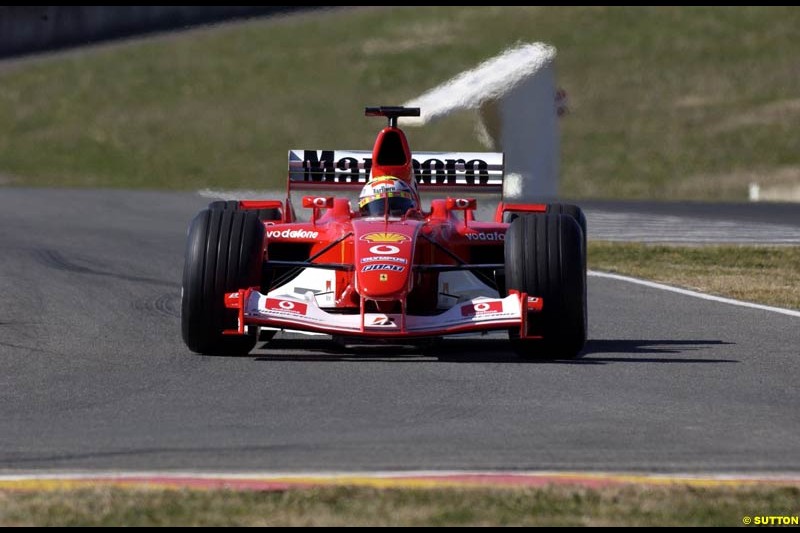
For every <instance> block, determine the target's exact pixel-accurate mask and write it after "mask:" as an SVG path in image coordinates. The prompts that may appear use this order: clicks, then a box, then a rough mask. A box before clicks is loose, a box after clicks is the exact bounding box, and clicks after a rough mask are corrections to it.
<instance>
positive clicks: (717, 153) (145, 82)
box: [0, 6, 800, 200]
mask: <svg viewBox="0 0 800 533" xmlns="http://www.w3.org/2000/svg"><path fill="white" fill-rule="evenodd" d="M798 27H800V10H798V9H796V8H794V7H791V6H787V7H763V6H754V7H698V6H692V7H679V8H674V7H645V8H607V7H520V8H511V7H474V8H473V7H458V8H450V7H413V8H385V9H346V10H333V11H327V12H326V11H321V12H317V13H312V14H301V15H294V16H289V17H281V18H276V19H264V20H254V21H251V22H246V23H237V24H226V25H221V26H218V27H212V28H209V29H204V30H194V31H189V32H185V33H176V34H173V35H168V36H162V37H156V38H149V39H145V40H137V41H130V42H124V43H118V44H113V45H103V46H97V47H92V48H87V49H83V50H77V51H73V52H68V53H62V54H57V55H54V56H52V57H42V58H37V59H35V60H32V61H30V62H14V63H11V64H6V65H2V66H0V124H2V125H3V127H2V128H0V184H3V183H5V184H11V185H39V186H88V187H94V186H103V187H126V188H130V187H133V188H168V189H199V188H205V187H212V188H250V189H253V188H259V189H263V188H269V187H278V186H282V184H283V183H284V180H285V175H286V172H285V166H286V151H287V150H288V149H289V148H298V147H299V148H369V147H371V146H372V142H373V140H374V136H375V132H376V131H377V129H378V128H379V127H381V126H382V123H381V122H379V121H377V120H374V119H366V118H364V117H363V108H364V106H366V105H379V104H399V103H402V102H404V101H406V100H407V99H410V98H412V97H415V96H417V95H419V94H421V93H422V92H424V91H425V90H427V89H429V88H431V87H434V86H436V85H438V84H439V83H441V82H443V81H445V80H447V79H449V78H450V77H452V76H453V75H455V74H457V73H459V72H461V71H463V70H465V69H468V68H472V67H474V66H475V65H477V64H478V63H479V62H480V61H483V60H485V59H488V58H489V57H492V56H494V55H496V54H498V53H500V52H501V51H502V50H504V49H505V48H507V47H509V46H512V45H514V44H516V43H518V42H531V41H544V42H548V43H551V44H553V45H555V46H556V47H557V49H558V53H559V55H558V59H557V68H558V79H559V84H560V85H562V86H563V87H564V88H566V90H567V91H568V94H569V107H570V109H571V114H570V115H568V116H567V117H565V119H564V120H563V121H562V193H563V194H564V195H565V196H568V197H571V198H587V197H596V198H657V199H695V200H696V199H710V200H724V199H727V200H731V199H738V200H742V199H745V198H746V197H747V186H748V184H749V183H750V182H751V181H757V182H759V183H760V184H761V186H762V190H764V191H765V190H766V188H767V187H769V186H790V185H794V184H796V183H797V182H798V180H800V162H799V161H798V158H797V146H800V128H797V127H796V125H797V121H798V119H800V100H798V96H797V57H798V56H800V39H797V38H795V37H796V32H797V28H798ZM473 126H474V124H473V115H472V114H471V113H466V112H465V113H460V114H457V115H454V116H451V117H448V118H446V119H443V120H442V121H441V122H439V123H436V124H434V125H431V126H430V127H426V128H423V129H420V130H411V131H410V132H409V133H410V135H411V143H412V148H416V149H418V150H422V149H427V150H480V149H482V147H481V146H480V144H479V143H478V141H477V138H476V136H475V135H474V133H473V129H474V128H473Z"/></svg>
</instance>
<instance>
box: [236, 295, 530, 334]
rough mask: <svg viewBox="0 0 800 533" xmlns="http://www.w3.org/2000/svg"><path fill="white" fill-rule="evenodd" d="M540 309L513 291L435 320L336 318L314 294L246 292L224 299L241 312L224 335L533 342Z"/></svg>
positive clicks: (453, 309) (458, 308) (377, 316)
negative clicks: (486, 335) (270, 331)
mask: <svg viewBox="0 0 800 533" xmlns="http://www.w3.org/2000/svg"><path fill="white" fill-rule="evenodd" d="M543 303H544V302H543V301H542V299H541V298H536V297H533V296H531V297H529V296H527V295H526V294H524V293H518V292H515V291H512V292H511V294H509V295H508V296H506V297H505V298H486V297H477V298H473V299H471V300H468V301H465V302H461V303H459V304H456V305H455V306H453V307H451V308H450V309H448V310H446V311H444V312H442V313H441V314H438V315H433V316H427V315H426V316H419V315H407V314H404V313H396V314H393V313H388V314H384V313H366V312H364V311H363V310H362V312H361V313H360V314H338V313H329V312H327V311H325V310H323V309H322V308H320V307H319V306H318V305H317V303H316V300H315V298H314V296H313V294H312V293H308V295H307V297H306V298H298V297H295V296H290V295H280V296H268V295H265V294H261V293H260V292H258V291H257V290H255V289H252V288H250V289H242V290H240V291H237V292H233V293H228V294H226V296H225V305H226V307H228V308H230V309H238V311H239V327H238V329H235V330H226V331H225V332H224V333H225V334H227V335H243V334H245V327H246V326H264V327H271V328H277V329H288V330H293V331H300V332H304V331H306V332H315V333H327V334H331V335H342V334H346V335H350V336H356V337H359V336H363V337H429V336H439V335H450V334H456V333H468V332H480V331H490V330H497V329H509V328H519V329H520V336H521V337H523V338H531V337H530V336H529V335H527V333H526V332H527V329H528V328H527V317H528V313H531V312H534V313H535V312H540V311H541V310H542V307H543ZM523 309H526V310H527V312H523ZM534 338H538V337H534Z"/></svg>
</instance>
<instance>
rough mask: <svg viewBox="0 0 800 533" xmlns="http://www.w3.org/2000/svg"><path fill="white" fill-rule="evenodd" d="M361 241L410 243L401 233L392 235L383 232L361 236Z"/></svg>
mask: <svg viewBox="0 0 800 533" xmlns="http://www.w3.org/2000/svg"><path fill="white" fill-rule="evenodd" d="M361 240H362V241H369V242H406V241H410V240H411V239H409V238H408V237H407V236H405V235H403V234H402V233H392V232H386V231H383V232H376V233H367V234H366V235H362V236H361Z"/></svg>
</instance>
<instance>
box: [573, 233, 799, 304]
mask: <svg viewBox="0 0 800 533" xmlns="http://www.w3.org/2000/svg"><path fill="white" fill-rule="evenodd" d="M588 260H589V268H591V269H594V270H602V271H604V272H613V273H617V274H625V275H628V276H634V277H637V278H644V279H648V280H652V281H658V282H661V283H666V284H669V285H675V286H680V287H684V288H687V289H692V290H696V291H700V292H705V293H709V294H716V295H719V296H726V297H729V298H736V299H739V300H745V301H749V302H757V303H762V304H767V305H774V306H778V307H785V308H791V309H800V247H798V246H780V247H779V246H775V247H767V246H702V247H691V246H664V245H648V244H633V243H624V244H622V243H613V244H612V243H607V242H590V243H589V253H588Z"/></svg>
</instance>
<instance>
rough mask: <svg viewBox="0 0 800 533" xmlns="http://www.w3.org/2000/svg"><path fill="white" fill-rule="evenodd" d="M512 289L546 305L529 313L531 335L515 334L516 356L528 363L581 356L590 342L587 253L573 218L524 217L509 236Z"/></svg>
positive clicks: (507, 271)
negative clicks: (535, 359)
mask: <svg viewBox="0 0 800 533" xmlns="http://www.w3.org/2000/svg"><path fill="white" fill-rule="evenodd" d="M505 265H506V268H505V275H506V287H507V290H510V289H515V290H518V291H520V292H525V293H527V294H529V295H531V296H539V297H541V298H542V299H543V300H544V306H543V309H542V311H541V312H540V313H531V314H529V321H528V322H529V330H528V333H529V334H532V333H533V334H541V335H542V336H543V338H542V339H520V338H519V332H518V330H511V331H509V337H510V339H511V342H512V345H513V347H514V349H515V351H516V352H517V353H518V354H519V355H520V356H522V357H526V358H564V357H575V356H576V355H578V353H580V351H581V349H583V346H584V344H585V343H586V331H587V312H586V251H585V247H584V236H583V231H582V230H581V227H580V225H579V223H578V221H577V219H576V218H575V217H574V216H572V215H570V214H556V213H551V214H536V215H523V216H520V217H517V218H516V219H514V220H513V221H512V222H511V225H510V226H509V227H508V230H507V231H506V240H505Z"/></svg>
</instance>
